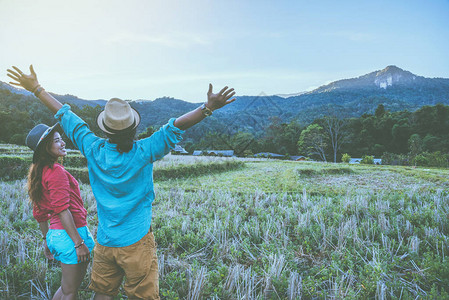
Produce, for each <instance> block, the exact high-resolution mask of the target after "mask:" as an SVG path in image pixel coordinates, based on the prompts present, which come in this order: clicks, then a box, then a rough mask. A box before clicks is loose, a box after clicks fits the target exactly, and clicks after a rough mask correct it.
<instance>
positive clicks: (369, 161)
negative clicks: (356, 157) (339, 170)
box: [360, 155, 374, 165]
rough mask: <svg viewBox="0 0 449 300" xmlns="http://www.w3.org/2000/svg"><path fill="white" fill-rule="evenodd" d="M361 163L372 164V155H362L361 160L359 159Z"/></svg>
mask: <svg viewBox="0 0 449 300" xmlns="http://www.w3.org/2000/svg"><path fill="white" fill-rule="evenodd" d="M360 163H361V164H366V165H373V164H374V157H373V156H372V155H364V156H363V157H362V160H361V161H360Z"/></svg>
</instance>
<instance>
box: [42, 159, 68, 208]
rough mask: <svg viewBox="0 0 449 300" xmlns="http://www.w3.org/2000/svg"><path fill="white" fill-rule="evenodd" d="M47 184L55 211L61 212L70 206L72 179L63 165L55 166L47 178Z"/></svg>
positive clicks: (50, 200)
mask: <svg viewBox="0 0 449 300" xmlns="http://www.w3.org/2000/svg"><path fill="white" fill-rule="evenodd" d="M45 184H46V186H47V189H48V193H49V202H50V205H51V207H52V210H53V213H55V214H59V213H60V212H62V211H64V210H66V209H68V208H69V207H70V204H69V203H70V181H69V178H68V176H67V174H66V172H65V170H64V169H63V168H62V167H59V166H55V167H54V168H53V169H52V170H51V171H49V174H47V176H46V178H45Z"/></svg>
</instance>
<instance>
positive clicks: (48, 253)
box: [44, 240, 55, 260]
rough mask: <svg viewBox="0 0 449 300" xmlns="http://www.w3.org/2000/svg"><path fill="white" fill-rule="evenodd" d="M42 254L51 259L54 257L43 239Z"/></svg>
mask: <svg viewBox="0 0 449 300" xmlns="http://www.w3.org/2000/svg"><path fill="white" fill-rule="evenodd" d="M44 255H45V257H46V258H47V259H48V260H53V259H55V257H54V256H53V254H52V253H51V252H50V249H48V245H47V241H45V240H44Z"/></svg>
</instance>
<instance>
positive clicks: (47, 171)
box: [42, 163, 67, 178]
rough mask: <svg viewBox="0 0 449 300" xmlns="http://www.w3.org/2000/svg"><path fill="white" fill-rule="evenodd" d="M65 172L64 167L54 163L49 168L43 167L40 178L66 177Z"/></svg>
mask: <svg viewBox="0 0 449 300" xmlns="http://www.w3.org/2000/svg"><path fill="white" fill-rule="evenodd" d="M66 172H67V171H66V170H65V169H64V167H63V166H62V165H60V164H58V163H54V164H53V165H51V166H45V167H44V169H43V170H42V177H43V178H44V177H49V176H51V177H53V176H61V175H66Z"/></svg>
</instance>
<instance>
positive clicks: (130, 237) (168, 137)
mask: <svg viewBox="0 0 449 300" xmlns="http://www.w3.org/2000/svg"><path fill="white" fill-rule="evenodd" d="M13 69H14V70H11V69H8V76H9V77H11V78H12V79H13V80H14V82H10V83H11V84H14V85H17V86H21V87H23V88H25V89H26V90H28V91H31V92H33V93H34V95H35V96H36V97H38V98H39V99H40V100H41V101H42V103H44V104H45V105H46V106H47V107H48V108H49V109H50V110H51V111H52V112H53V113H55V118H56V119H58V120H59V123H60V125H61V127H62V128H63V130H64V132H65V133H66V135H67V136H68V137H69V138H70V140H71V141H72V142H73V143H74V145H76V146H77V147H78V149H79V150H80V151H81V153H82V154H83V155H84V156H85V157H86V159H87V162H88V169H89V179H90V184H91V186H92V191H93V193H94V196H95V198H96V200H97V212H98V222H99V223H98V231H97V242H98V243H97V245H96V246H95V250H94V263H93V267H92V281H91V285H90V288H91V289H92V290H94V291H95V292H96V294H95V299H113V297H114V296H115V295H117V293H118V289H119V287H120V284H121V283H122V280H123V277H124V276H125V277H126V281H125V285H124V289H125V292H126V294H127V295H128V297H129V298H140V299H159V279H158V265H157V256H156V247H155V241H154V236H153V233H152V230H151V214H152V202H153V200H154V187H153V162H154V161H156V160H158V159H161V158H162V157H164V156H165V155H166V154H167V153H169V151H170V150H171V149H172V148H174V146H175V144H177V143H178V142H179V141H181V140H182V134H183V133H184V130H186V129H188V128H190V127H192V126H193V125H195V124H197V123H198V122H200V121H202V120H203V119H204V118H206V117H207V116H210V115H211V114H212V112H213V111H214V110H217V109H220V108H221V107H223V106H225V105H227V104H230V103H232V102H233V101H234V100H235V98H232V97H233V96H234V95H235V92H234V89H229V88H228V87H224V88H223V89H222V90H221V91H220V92H219V93H217V94H214V93H213V92H212V85H211V84H209V91H208V93H207V102H206V103H204V104H203V105H201V106H200V107H198V108H197V109H194V110H192V111H190V112H188V113H186V114H184V115H182V116H181V117H179V118H177V119H174V118H172V119H170V121H169V122H168V124H166V125H164V126H163V127H162V128H161V129H160V130H159V131H157V132H156V133H154V134H153V135H152V136H151V137H149V138H146V139H142V140H139V141H134V135H135V133H136V128H137V126H138V125H139V123H140V115H139V113H138V112H137V111H135V110H134V109H132V108H131V107H130V105H129V104H128V103H127V102H125V101H123V100H120V99H117V98H113V99H111V100H109V101H108V103H107V104H106V106H105V109H104V111H103V112H101V113H100V114H99V116H98V118H97V124H98V126H99V127H100V128H101V130H103V131H104V132H105V133H106V135H107V136H108V139H103V138H100V137H97V136H95V134H94V133H93V132H92V131H91V130H90V129H89V127H88V126H87V124H86V123H85V122H84V121H83V120H82V119H80V118H79V117H78V116H77V115H76V114H74V113H73V112H72V111H71V110H70V106H68V105H67V104H66V105H64V106H63V105H62V104H61V103H60V102H59V101H58V100H56V99H55V98H54V97H53V96H51V95H50V94H49V93H47V92H46V91H45V90H44V89H43V88H42V87H41V86H40V85H39V82H38V80H37V76H36V73H35V72H34V69H33V66H30V72H31V74H30V75H26V74H24V73H23V72H22V71H21V70H20V69H18V68H17V67H13Z"/></svg>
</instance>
